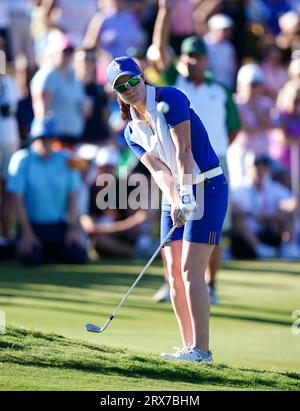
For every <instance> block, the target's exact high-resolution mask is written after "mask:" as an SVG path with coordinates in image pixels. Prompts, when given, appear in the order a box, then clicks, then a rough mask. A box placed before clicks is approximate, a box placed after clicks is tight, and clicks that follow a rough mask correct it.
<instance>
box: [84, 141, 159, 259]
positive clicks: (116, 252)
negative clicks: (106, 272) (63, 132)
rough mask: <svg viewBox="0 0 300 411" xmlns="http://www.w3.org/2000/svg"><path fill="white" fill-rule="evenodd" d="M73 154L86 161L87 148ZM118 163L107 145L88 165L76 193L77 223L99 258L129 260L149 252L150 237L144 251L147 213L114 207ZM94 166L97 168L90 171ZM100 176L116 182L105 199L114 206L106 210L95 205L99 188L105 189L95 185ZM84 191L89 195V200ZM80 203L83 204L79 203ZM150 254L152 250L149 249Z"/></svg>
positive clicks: (115, 155) (117, 184) (118, 159)
mask: <svg viewBox="0 0 300 411" xmlns="http://www.w3.org/2000/svg"><path fill="white" fill-rule="evenodd" d="M77 154H78V156H79V157H84V158H85V159H88V158H90V154H91V147H90V145H84V146H82V147H81V148H80V149H79V150H78V153H77ZM119 161H120V157H119V152H118V150H116V149H115V148H113V147H109V146H107V147H102V148H100V149H99V150H98V152H97V155H96V157H95V158H94V161H92V162H91V164H90V168H89V171H88V173H86V174H85V178H84V181H85V187H84V189H83V191H81V192H80V198H79V202H80V211H81V213H80V214H81V216H80V223H81V225H82V228H83V230H84V232H85V233H86V234H87V235H88V236H89V238H90V240H91V243H92V245H93V247H94V249H95V250H96V251H97V253H98V254H99V255H100V256H101V257H120V258H132V257H134V256H136V254H137V252H139V256H143V252H144V253H145V252H146V251H147V252H148V253H149V246H150V247H151V238H150V237H149V241H148V244H147V245H148V249H147V250H146V249H145V247H144V249H142V244H141V241H140V240H141V235H142V234H145V233H144V232H143V231H145V226H147V221H146V220H147V216H148V211H145V210H130V209H129V208H127V209H120V207H118V203H119V184H120V181H119V180H118V179H117V177H114V176H115V174H116V167H117V165H118V164H119ZM95 165H96V167H97V169H95V168H94V166H95ZM104 174H105V175H107V174H108V175H110V176H112V177H113V178H115V179H114V181H115V183H116V184H115V185H114V186H112V187H111V191H108V194H107V195H106V196H105V201H106V199H107V201H106V203H107V204H108V203H109V199H110V198H112V199H114V201H115V204H110V207H104V204H102V203H101V204H99V200H98V199H97V196H98V194H99V192H100V191H101V190H102V189H104V190H105V191H107V190H108V188H106V187H105V188H104V187H103V186H102V185H101V186H97V185H95V181H96V178H97V176H98V175H99V176H101V175H104ZM87 192H89V193H90V197H89V198H88V196H87ZM84 202H85V204H83V203H84ZM99 205H100V207H99ZM102 207H103V209H102ZM146 228H147V227H146ZM143 237H144V238H143V242H145V237H146V236H145V235H144V236H143ZM151 251H152V249H150V252H151ZM147 256H148V254H147Z"/></svg>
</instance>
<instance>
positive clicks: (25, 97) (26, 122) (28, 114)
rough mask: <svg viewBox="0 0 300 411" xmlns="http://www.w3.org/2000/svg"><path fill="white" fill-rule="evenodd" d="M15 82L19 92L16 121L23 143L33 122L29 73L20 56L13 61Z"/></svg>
mask: <svg viewBox="0 0 300 411" xmlns="http://www.w3.org/2000/svg"><path fill="white" fill-rule="evenodd" d="M15 70H16V74H15V77H16V82H17V85H18V88H19V91H20V99H19V102H18V110H17V120H18V125H19V132H20V137H21V141H22V142H23V143H24V142H25V141H26V139H27V136H28V134H29V131H30V126H31V123H32V121H33V117H34V115H33V108H32V98H31V93H30V87H29V83H30V72H29V67H28V62H27V60H26V57H25V56H20V57H18V58H17V59H16V61H15Z"/></svg>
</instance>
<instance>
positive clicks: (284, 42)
mask: <svg viewBox="0 0 300 411" xmlns="http://www.w3.org/2000/svg"><path fill="white" fill-rule="evenodd" d="M279 26H280V33H279V34H278V35H277V36H276V38H275V41H276V44H277V46H278V47H279V48H280V49H281V50H282V52H283V58H284V61H285V62H289V61H290V59H291V55H292V51H293V50H294V49H296V48H299V46H300V44H299V30H300V16H299V14H298V13H295V12H294V11H290V12H288V13H286V14H284V15H283V16H281V17H280V19H279Z"/></svg>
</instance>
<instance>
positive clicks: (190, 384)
mask: <svg viewBox="0 0 300 411" xmlns="http://www.w3.org/2000/svg"><path fill="white" fill-rule="evenodd" d="M0 349H1V363H0V389H8V388H9V389H10V390H120V389H122V390H135V391H136V390H237V389H238V390H297V389H299V384H300V374H296V373H278V372H266V371H261V370H254V369H252V370H251V369H237V368H232V367H228V366H225V365H221V364H219V365H212V364H201V365H200V364H194V363H182V362H177V361H166V360H163V359H160V358H159V357H157V356H154V355H153V354H152V355H151V354H147V355H146V354H140V353H136V352H133V351H131V350H127V349H115V348H112V347H108V346H105V345H96V344H90V343H87V342H83V341H79V340H75V339H70V338H65V337H62V336H59V335H55V334H50V333H41V332H37V331H28V330H25V329H20V328H16V327H9V328H8V332H7V334H6V335H5V336H2V337H1V339H0Z"/></svg>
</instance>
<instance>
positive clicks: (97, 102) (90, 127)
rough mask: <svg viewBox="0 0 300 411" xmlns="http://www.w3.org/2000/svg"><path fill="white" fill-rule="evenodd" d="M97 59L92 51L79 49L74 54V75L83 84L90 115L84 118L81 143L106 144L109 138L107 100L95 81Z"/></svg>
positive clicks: (102, 88) (101, 87)
mask: <svg viewBox="0 0 300 411" xmlns="http://www.w3.org/2000/svg"><path fill="white" fill-rule="evenodd" d="M96 70H97V59H96V52H95V50H94V49H80V50H78V51H77V52H76V54H75V74H76V77H77V79H78V80H79V81H80V82H81V83H83V84H84V87H85V94H86V96H87V97H88V98H89V99H90V101H89V104H91V107H90V113H89V115H88V116H87V118H86V122H85V128H84V131H83V134H82V137H81V141H82V142H86V143H87V142H89V143H98V144H107V143H108V140H109V138H110V137H111V136H110V129H109V125H108V121H109V115H110V112H109V109H108V99H107V96H106V93H105V90H104V87H103V86H102V85H100V84H98V83H97V81H96Z"/></svg>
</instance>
